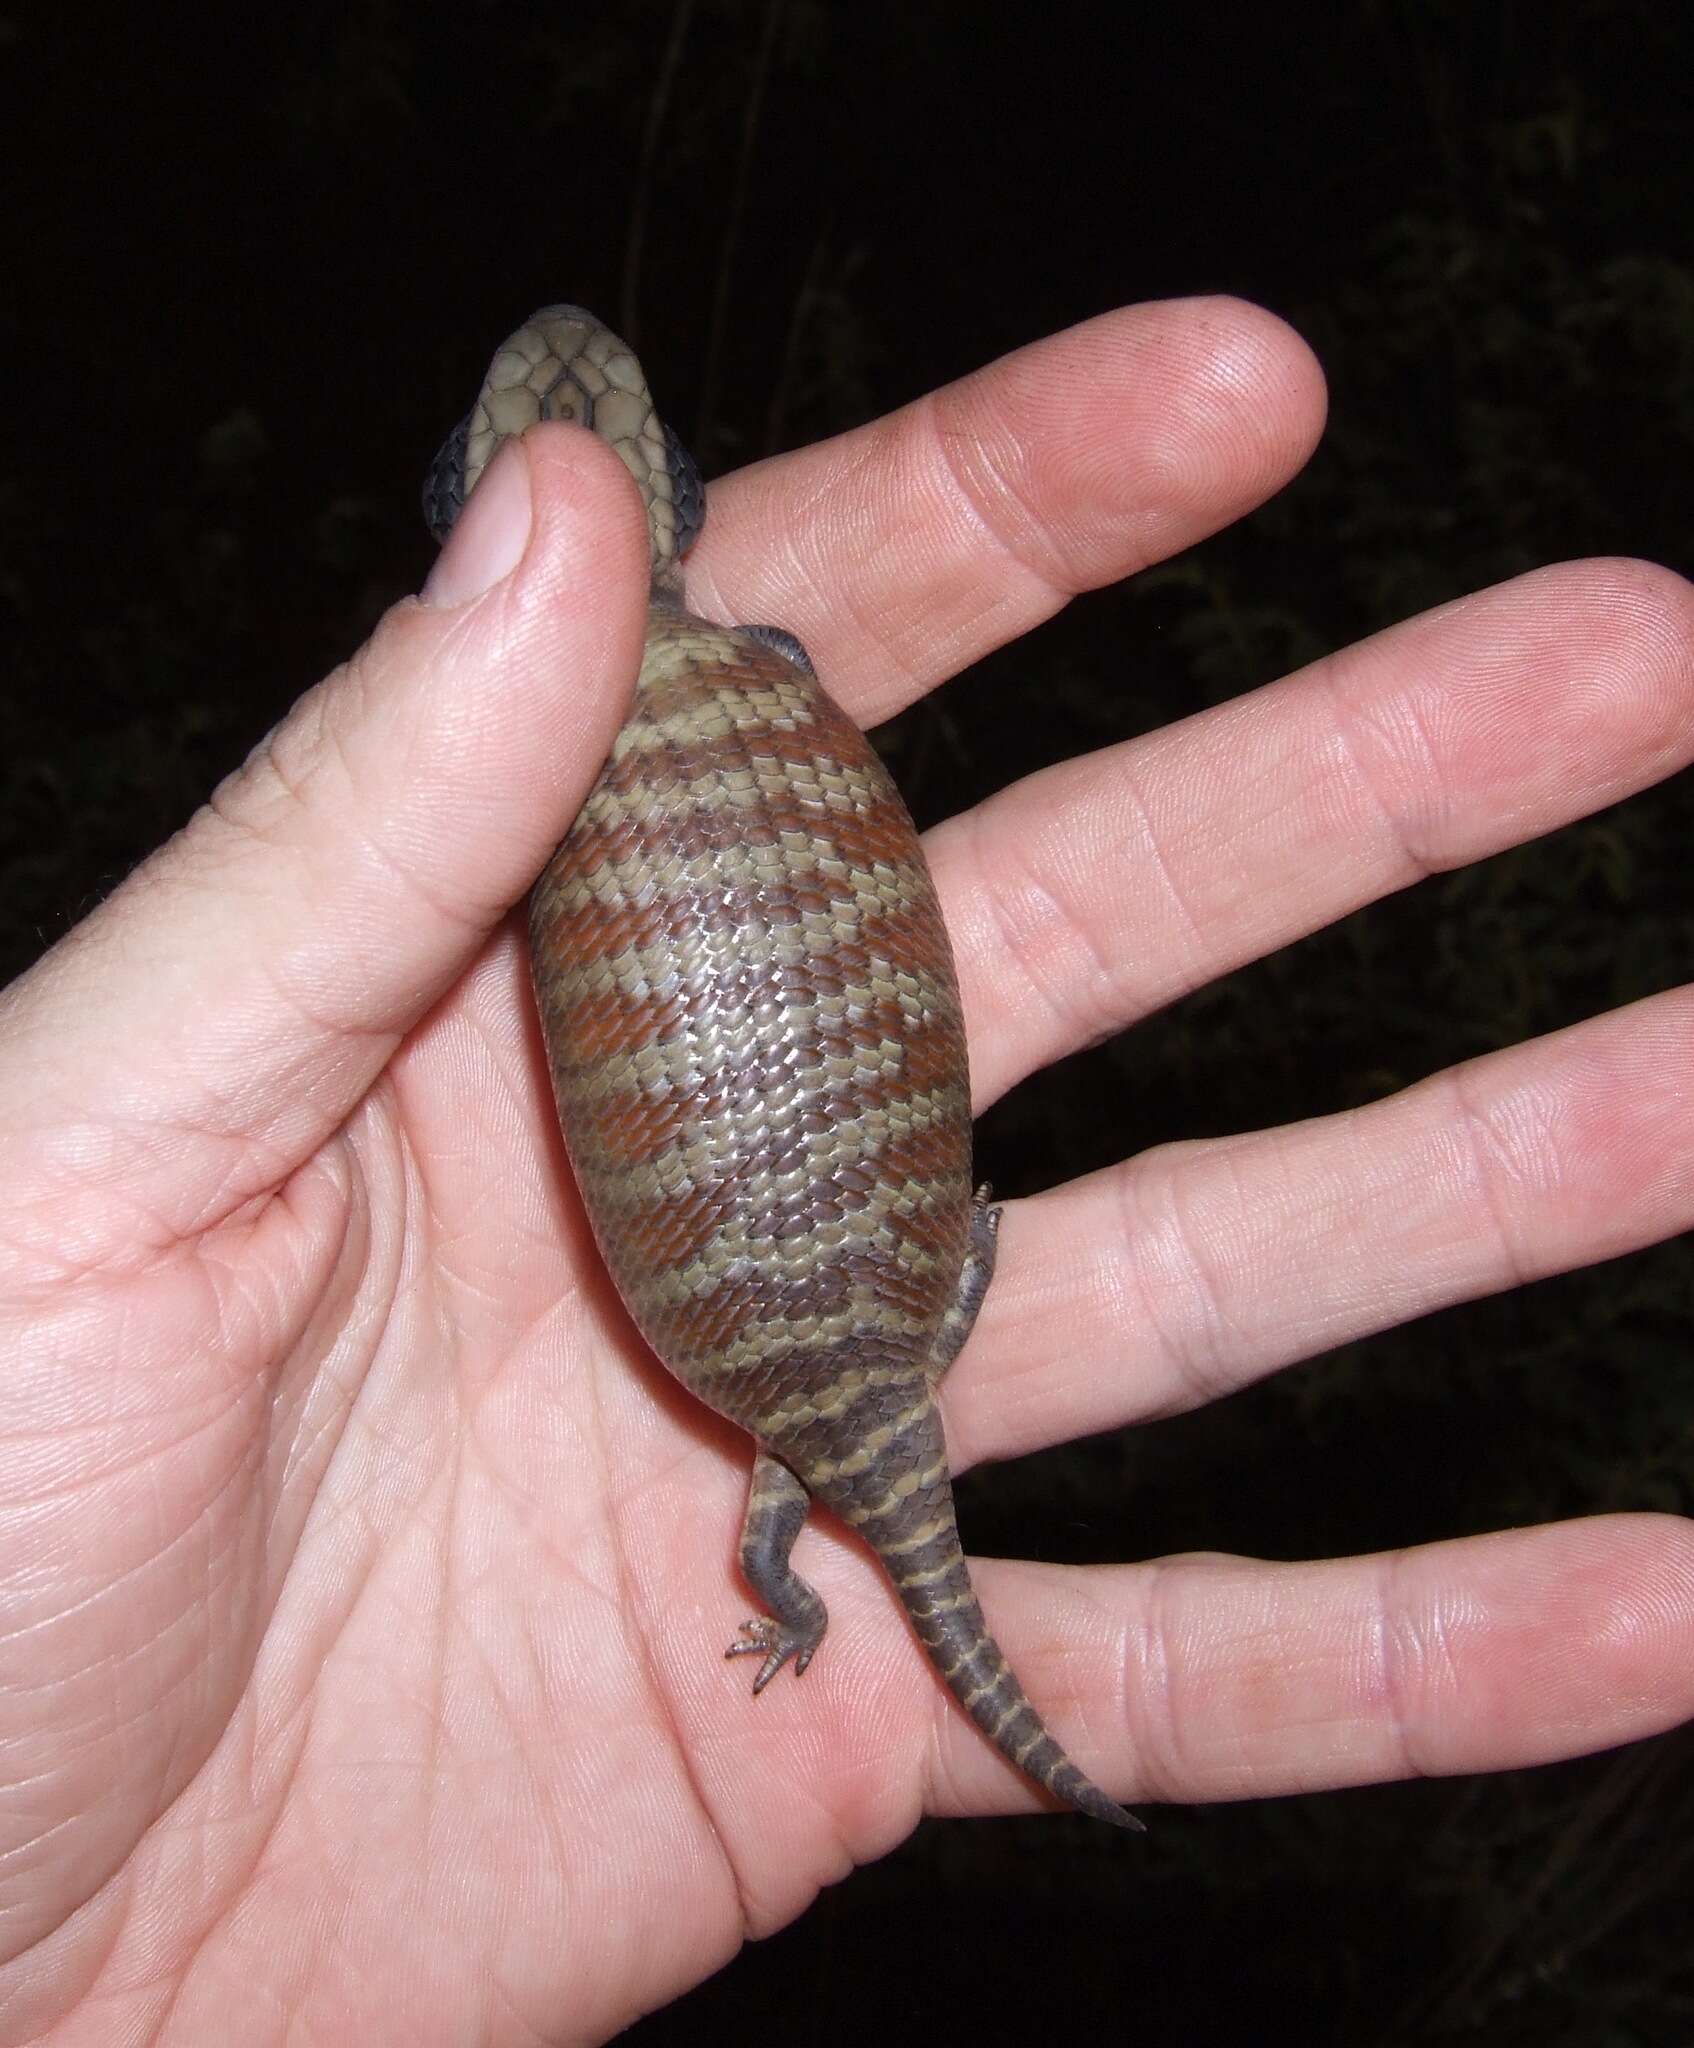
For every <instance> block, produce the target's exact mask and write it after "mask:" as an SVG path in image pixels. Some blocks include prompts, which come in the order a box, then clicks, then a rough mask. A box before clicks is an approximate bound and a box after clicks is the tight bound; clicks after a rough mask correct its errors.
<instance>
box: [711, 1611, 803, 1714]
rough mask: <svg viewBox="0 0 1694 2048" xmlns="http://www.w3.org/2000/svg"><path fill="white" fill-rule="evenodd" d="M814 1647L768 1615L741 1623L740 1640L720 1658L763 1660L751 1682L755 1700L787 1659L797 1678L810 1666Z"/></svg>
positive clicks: (732, 1644) (794, 1631)
mask: <svg viewBox="0 0 1694 2048" xmlns="http://www.w3.org/2000/svg"><path fill="white" fill-rule="evenodd" d="M816 1648H817V1644H816V1643H815V1642H810V1643H808V1642H807V1641H806V1639H805V1638H804V1637H803V1636H802V1635H800V1634H799V1632H798V1631H797V1630H792V1629H786V1628H784V1627H783V1625H782V1624H781V1622H779V1621H773V1620H772V1618H771V1617H770V1616H769V1615H768V1614H761V1615H760V1616H759V1617H758V1619H757V1620H756V1621H744V1622H743V1623H742V1624H741V1641H740V1642H738V1643H731V1644H730V1646H729V1648H728V1649H727V1650H725V1652H724V1656H725V1657H726V1658H728V1657H757V1656H759V1655H761V1654H762V1655H763V1656H764V1660H765V1661H764V1662H763V1663H762V1664H761V1665H760V1666H759V1675H758V1677H757V1678H755V1679H754V1681H753V1693H754V1696H755V1697H757V1696H758V1694H760V1693H762V1692H763V1691H764V1689H765V1687H766V1686H767V1685H769V1684H770V1682H771V1680H772V1679H773V1678H774V1677H775V1676H776V1674H777V1673H778V1672H779V1671H780V1670H781V1669H782V1667H783V1665H785V1664H786V1663H787V1662H788V1660H789V1658H790V1657H792V1658H793V1659H794V1675H795V1677H796V1678H798V1677H799V1675H800V1673H801V1672H802V1671H804V1670H805V1668H806V1666H807V1665H808V1664H809V1663H811V1661H812V1652H813V1651H814V1650H815V1649H816Z"/></svg>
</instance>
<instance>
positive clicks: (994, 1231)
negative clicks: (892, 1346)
mask: <svg viewBox="0 0 1694 2048" xmlns="http://www.w3.org/2000/svg"><path fill="white" fill-rule="evenodd" d="M993 1194H994V1190H993V1189H992V1188H991V1187H990V1186H989V1185H988V1183H987V1181H984V1182H983V1184H982V1186H981V1187H979V1188H978V1189H977V1191H976V1196H975V1199H974V1200H973V1201H972V1203H971V1235H970V1245H969V1248H968V1249H967V1251H966V1253H965V1263H964V1269H963V1271H962V1272H961V1273H960V1274H959V1285H958V1288H957V1290H956V1292H955V1293H954V1296H953V1299H952V1302H951V1303H950V1304H949V1306H948V1309H947V1313H946V1315H945V1316H943V1317H942V1319H941V1328H940V1329H939V1330H938V1331H937V1332H936V1333H935V1344H934V1348H933V1349H932V1350H931V1352H930V1354H929V1358H928V1360H927V1361H926V1363H925V1365H924V1371H925V1372H926V1373H927V1374H928V1376H929V1383H930V1385H931V1386H934V1385H936V1384H937V1383H938V1382H939V1380H940V1378H941V1375H942V1374H943V1373H944V1372H945V1371H946V1370H947V1368H948V1367H949V1366H950V1365H951V1364H952V1363H953V1361H954V1359H955V1358H957V1357H958V1355H959V1353H960V1352H961V1351H963V1350H964V1348H965V1339H966V1338H967V1337H968V1336H969V1335H970V1333H971V1330H972V1328H973V1326H974V1325H975V1322H976V1318H977V1311H978V1310H979V1309H980V1308H981V1307H982V1298H983V1296H984V1295H985V1294H986V1293H987V1292H988V1283H989V1281H990V1280H992V1279H993V1278H994V1254H995V1251H996V1250H997V1249H998V1246H999V1233H1000V1209H999V1206H998V1204H997V1203H996V1202H995V1201H994V1200H993Z"/></svg>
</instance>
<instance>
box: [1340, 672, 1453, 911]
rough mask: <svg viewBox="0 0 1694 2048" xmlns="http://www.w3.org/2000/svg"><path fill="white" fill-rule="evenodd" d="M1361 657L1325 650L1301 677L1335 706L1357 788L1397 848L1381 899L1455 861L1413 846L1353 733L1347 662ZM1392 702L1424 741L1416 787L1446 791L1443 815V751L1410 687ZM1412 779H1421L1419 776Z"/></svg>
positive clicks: (1377, 892) (1354, 715) (1404, 823)
mask: <svg viewBox="0 0 1694 2048" xmlns="http://www.w3.org/2000/svg"><path fill="white" fill-rule="evenodd" d="M1373 644H1374V643H1372V642H1368V641H1367V642H1366V643H1365V645H1366V647H1370V646H1371V645H1373ZM1358 658H1359V654H1358V650H1357V649H1347V650H1346V651H1345V652H1343V653H1342V654H1338V655H1336V654H1331V655H1325V656H1324V657H1323V658H1322V659H1321V660H1320V661H1319V662H1317V663H1315V664H1314V665H1313V667H1312V668H1308V669H1305V670H1303V671H1302V676H1303V677H1309V678H1311V680H1312V681H1313V682H1314V683H1315V684H1316V685H1317V687H1318V688H1319V689H1320V690H1321V691H1322V692H1323V694H1324V696H1325V697H1326V698H1327V699H1328V701H1329V705H1330V711H1331V728H1332V730H1333V732H1334V734H1335V739H1336V743H1337V744H1338V745H1339V746H1340V748H1341V750H1342V753H1343V754H1344V756H1345V757H1346V760H1347V764H1348V766H1349V767H1350V768H1351V769H1352V771H1353V781H1354V783H1355V785H1356V786H1357V788H1358V789H1359V790H1360V791H1361V792H1362V793H1363V794H1364V795H1365V796H1366V797H1367V798H1368V799H1369V800H1370V805H1371V808H1372V809H1373V810H1374V811H1375V813H1376V815H1377V818H1378V820H1379V821H1380V823H1381V824H1382V825H1383V826H1384V827H1385V829H1386V830H1387V832H1388V835H1389V839H1390V841H1391V842H1392V844H1393V845H1394V847H1395V848H1396V850H1397V851H1398V853H1399V856H1400V868H1401V873H1400V874H1399V875H1398V876H1395V875H1392V874H1390V875H1386V876H1384V877H1383V878H1382V880H1381V884H1380V886H1379V887H1378V888H1377V889H1376V890H1375V891H1374V892H1373V893H1374V895H1375V896H1376V897H1378V898H1380V897H1383V896H1388V895H1392V894H1393V893H1394V891H1395V890H1396V889H1402V888H1409V887H1410V886H1411V885H1412V884H1413V883H1415V882H1421V881H1425V880H1427V879H1428V878H1429V877H1430V876H1432V875H1436V874H1440V873H1442V872H1444V871H1446V870H1448V869H1451V868H1452V867H1453V866H1454V865H1455V861H1454V859H1451V858H1450V859H1447V860H1445V861H1443V860H1440V859H1437V858H1436V857H1435V856H1434V855H1432V854H1429V853H1425V852H1422V851H1420V850H1419V849H1418V848H1417V847H1416V846H1414V845H1413V843H1412V835H1411V829H1410V826H1409V824H1408V822H1407V819H1406V817H1405V816H1404V814H1403V812H1402V810H1401V807H1400V806H1399V805H1397V804H1394V803H1392V802H1390V801H1389V799H1388V797H1387V796H1386V794H1385V793H1384V792H1383V791H1382V790H1381V789H1379V788H1378V786H1377V781H1376V777H1375V776H1374V775H1373V774H1372V773H1371V771H1370V769H1369V768H1368V767H1367V766H1366V765H1365V755H1364V750H1363V749H1362V748H1361V747H1360V746H1359V743H1358V739H1357V736H1356V732H1355V727H1356V724H1357V721H1358V717H1359V714H1358V711H1357V708H1356V707H1355V706H1354V705H1353V704H1351V703H1350V702H1349V701H1348V699H1347V697H1346V695H1345V694H1344V692H1343V688H1342V683H1343V679H1344V676H1345V674H1346V670H1347V668H1348V666H1349V665H1356V664H1357V662H1358ZM1391 701H1397V702H1399V703H1400V704H1401V705H1403V707H1404V709H1405V712H1406V716H1407V719H1408V721H1409V722H1410V725H1411V728H1412V730H1413V731H1414V732H1415V733H1416V734H1417V736H1418V738H1419V740H1420V741H1422V743H1423V745H1422V753H1423V760H1422V763H1421V765H1422V767H1423V769H1424V771H1425V772H1424V777H1423V780H1422V782H1421V783H1419V784H1418V786H1419V787H1420V788H1421V787H1434V788H1437V789H1441V790H1442V793H1443V802H1442V806H1441V808H1442V811H1443V814H1445V813H1446V812H1447V811H1448V810H1449V809H1450V806H1449V805H1448V803H1447V802H1446V798H1445V790H1444V788H1443V784H1442V778H1441V777H1440V775H1439V774H1438V773H1437V764H1438V762H1439V760H1440V754H1439V751H1438V750H1437V748H1436V747H1435V746H1434V745H1433V743H1432V742H1431V741H1430V739H1429V736H1428V729H1427V727H1426V726H1425V723H1424V721H1423V719H1422V718H1421V717H1420V716H1419V715H1418V711H1417V704H1416V699H1415V697H1414V695H1413V693H1412V692H1411V691H1406V692H1404V693H1402V695H1401V696H1400V698H1398V699H1397V700H1391ZM1408 779H1411V780H1413V781H1416V780H1417V778H1416V777H1415V776H1414V777H1410V778H1408Z"/></svg>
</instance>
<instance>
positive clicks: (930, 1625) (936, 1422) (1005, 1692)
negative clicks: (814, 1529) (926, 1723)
mask: <svg viewBox="0 0 1694 2048" xmlns="http://www.w3.org/2000/svg"><path fill="white" fill-rule="evenodd" d="M931 1434H932V1435H933V1444H932V1445H930V1446H929V1447H928V1448H925V1449H920V1448H919V1443H920V1442H921V1439H922V1437H924V1436H927V1435H931ZM901 1450H902V1452H903V1453H904V1454H906V1455H907V1456H909V1457H911V1458H912V1460H913V1463H912V1465H911V1466H908V1467H907V1468H906V1471H907V1476H905V1477H899V1476H894V1477H893V1479H892V1483H891V1475H890V1473H889V1469H888V1467H887V1466H886V1465H882V1466H881V1467H880V1469H879V1467H878V1465H877V1464H875V1463H872V1464H871V1465H870V1466H869V1467H868V1468H867V1469H864V1470H862V1471H859V1472H857V1473H855V1474H854V1476H853V1477H852V1479H851V1480H849V1481H847V1482H846V1483H843V1480H842V1478H841V1477H840V1476H839V1475H837V1474H832V1475H831V1477H830V1478H828V1479H825V1480H824V1481H823V1483H822V1484H816V1483H813V1482H810V1481H809V1482H808V1483H812V1484H813V1490H814V1491H815V1492H816V1493H817V1495H818V1497H819V1498H820V1499H822V1500H824V1501H827V1502H828V1504H829V1505H830V1506H831V1507H833V1508H834V1509H835V1510H836V1512H837V1513H838V1514H839V1515H840V1516H841V1517H842V1518H843V1520H845V1521H846V1522H847V1523H849V1524H850V1525H851V1526H852V1527H853V1528H856V1529H857V1530H858V1532H859V1533H860V1535H861V1536H863V1537H864V1538H865V1540H866V1541H867V1542H868V1543H869V1544H870V1545H871V1547H872V1549H874V1550H875V1552H876V1554H877V1556H878V1557H879V1558H880V1559H881V1560H882V1564H883V1568H884V1569H885V1570H886V1571H887V1573H888V1576H889V1577H890V1578H891V1579H892V1580H893V1581H894V1586H895V1590H896V1591H897V1592H898V1593H899V1595H900V1601H901V1604H902V1605H903V1606H904V1608H905V1610H906V1612H907V1613H908V1614H909V1615H910V1616H911V1618H912V1626H913V1627H914V1628H915V1629H916V1630H917V1633H918V1640H919V1641H920V1642H921V1643H922V1644H923V1646H924V1648H925V1650H926V1651H927V1652H928V1653H929V1657H930V1661H931V1662H932V1663H933V1664H934V1666H935V1668H936V1670H937V1671H938V1672H940V1674H941V1676H942V1677H943V1678H944V1679H945V1680H946V1682H947V1688H948V1690H949V1691H950V1692H951V1693H952V1695H953V1697H954V1698H955V1699H956V1700H957V1701H958V1702H959V1704H960V1706H962V1707H963V1708H964V1710H965V1712H966V1713H967V1714H969V1715H970V1717H971V1719H972V1720H973V1721H974V1722H975V1723H976V1725H977V1726H978V1727H979V1728H980V1729H981V1730H982V1732H983V1734H984V1735H986V1736H987V1737H988V1739H989V1741H990V1742H992V1743H993V1744H994V1746H995V1748H996V1749H998V1750H999V1751H1000V1752H1001V1754H1002V1755H1003V1756H1006V1757H1009V1758H1010V1759H1011V1761H1012V1762H1013V1763H1015V1764H1016V1765H1017V1766H1018V1768H1019V1769H1020V1770H1021V1771H1023V1772H1025V1773H1026V1774H1027V1775H1028V1776H1029V1777H1031V1778H1033V1779H1034V1780H1035V1782H1036V1783H1037V1784H1038V1785H1043V1786H1045V1787H1046V1789H1047V1790H1048V1791H1049V1792H1051V1793H1053V1794H1054V1795H1055V1797H1057V1798H1059V1799H1062V1800H1064V1801H1065V1803H1066V1804H1067V1805H1069V1806H1074V1807H1076V1808H1077V1810H1078V1811H1079V1812H1081V1813H1086V1814H1090V1815H1092V1816H1093V1818H1094V1819H1096V1820H1104V1821H1110V1822H1111V1823H1112V1825H1113V1826H1114V1827H1120V1828H1133V1829H1135V1830H1136V1831H1137V1832H1144V1829H1143V1824H1142V1822H1140V1821H1139V1820H1137V1819H1136V1818H1135V1816H1134V1814H1132V1813H1128V1812H1126V1811H1125V1810H1124V1808H1123V1807H1121V1806H1119V1805H1118V1803H1117V1801H1116V1800H1115V1799H1109V1798H1108V1797H1107V1796H1106V1794H1105V1793H1104V1792H1102V1791H1101V1789H1100V1787H1099V1786H1098V1785H1096V1784H1095V1783H1094V1782H1093V1780H1092V1779H1091V1778H1087V1777H1085V1776H1084V1775H1083V1773H1082V1772H1081V1771H1079V1770H1078V1769H1077V1767H1076V1765H1075V1764H1073V1763H1072V1762H1071V1760H1070V1758H1069V1757H1068V1756H1066V1754H1065V1752H1064V1751H1063V1750H1062V1749H1061V1748H1060V1747H1059V1745H1058V1743H1057V1742H1055V1741H1054V1739H1053V1737H1052V1736H1051V1735H1050V1734H1049V1733H1048V1732H1047V1727H1046V1724H1045V1723H1044V1722H1043V1721H1042V1719H1041V1716H1040V1715H1039V1714H1038V1713H1037V1712H1036V1711H1035V1709H1034V1707H1032V1706H1031V1705H1030V1703H1029V1699H1028V1696H1027V1695H1026V1694H1025V1692H1024V1689H1023V1687H1022V1686H1021V1685H1020V1684H1019V1683H1018V1679H1017V1675H1016V1673H1015V1672H1014V1671H1013V1670H1012V1667H1011V1666H1010V1665H1009V1664H1008V1663H1007V1661H1006V1658H1005V1654H1004V1652H1003V1651H1002V1650H1001V1648H1000V1646H999V1644H998V1643H997V1642H995V1640H994V1638H993V1637H992V1636H991V1635H990V1634H989V1632H988V1624H987V1622H986V1621H985V1620H984V1619H983V1614H982V1609H981V1607H980V1606H979V1605H978V1604H977V1598H976V1592H975V1589H974V1588H973V1587H972V1585H971V1578H970V1568H969V1567H968V1566H967V1564H966V1563H965V1555H964V1551H963V1549H962V1548H961V1546H960V1543H959V1528H958V1523H957V1521H956V1520H955V1519H954V1514H953V1489H952V1486H951V1484H950V1482H949V1480H948V1477H947V1454H946V1446H945V1444H944V1442H943V1440H942V1435H941V1418H940V1415H939V1414H938V1413H937V1412H936V1410H935V1409H934V1407H933V1405H932V1406H931V1408H930V1421H929V1427H928V1429H924V1428H923V1427H922V1426H921V1425H920V1426H919V1427H918V1428H916V1429H913V1428H912V1427H911V1426H910V1423H909V1422H908V1427H907V1428H906V1429H905V1430H904V1431H903V1432H902V1442H901ZM914 1478H915V1480H916V1483H915V1484H913V1483H912V1481H913V1479H914Z"/></svg>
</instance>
